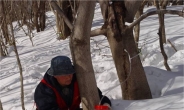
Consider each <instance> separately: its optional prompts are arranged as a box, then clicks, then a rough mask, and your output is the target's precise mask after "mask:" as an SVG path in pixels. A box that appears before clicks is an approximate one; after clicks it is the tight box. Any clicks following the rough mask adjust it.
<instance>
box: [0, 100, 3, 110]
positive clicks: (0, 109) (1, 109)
mask: <svg viewBox="0 0 184 110" xmlns="http://www.w3.org/2000/svg"><path fill="white" fill-rule="evenodd" d="M0 110H3V106H2V103H1V100H0Z"/></svg>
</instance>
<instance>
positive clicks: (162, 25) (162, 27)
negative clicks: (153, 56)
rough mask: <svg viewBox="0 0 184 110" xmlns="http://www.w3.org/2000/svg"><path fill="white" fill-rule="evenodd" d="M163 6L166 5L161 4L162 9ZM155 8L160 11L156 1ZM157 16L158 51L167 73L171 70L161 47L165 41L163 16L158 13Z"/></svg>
mask: <svg viewBox="0 0 184 110" xmlns="http://www.w3.org/2000/svg"><path fill="white" fill-rule="evenodd" d="M164 2H167V1H164ZM165 4H166V3H163V4H162V7H164V6H165ZM156 6H157V9H159V10H160V8H159V2H158V1H157V0H156ZM158 16H159V30H158V35H159V42H160V50H161V53H162V55H163V57H164V66H165V67H166V69H167V70H168V71H171V69H170V67H169V65H168V63H167V59H168V57H167V54H166V53H165V51H164V47H163V43H164V42H166V41H165V40H166V39H165V37H163V36H165V26H164V14H163V13H162V12H160V13H159V14H158Z"/></svg>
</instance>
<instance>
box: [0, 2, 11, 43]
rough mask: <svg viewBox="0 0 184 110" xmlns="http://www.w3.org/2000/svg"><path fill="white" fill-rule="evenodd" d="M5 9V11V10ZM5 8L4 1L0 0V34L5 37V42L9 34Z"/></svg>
mask: <svg viewBox="0 0 184 110" xmlns="http://www.w3.org/2000/svg"><path fill="white" fill-rule="evenodd" d="M5 11H6V12H5ZM6 16H7V10H5V6H4V1H3V0H1V1H0V23H2V24H1V30H2V35H3V36H4V38H5V44H7V43H8V42H9V34H8V27H7V17H6Z"/></svg>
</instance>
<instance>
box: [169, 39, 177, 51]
mask: <svg viewBox="0 0 184 110" xmlns="http://www.w3.org/2000/svg"><path fill="white" fill-rule="evenodd" d="M167 42H169V44H171V47H172V48H173V49H174V50H175V52H177V49H176V47H175V46H174V45H173V44H172V43H171V41H170V40H169V39H167Z"/></svg>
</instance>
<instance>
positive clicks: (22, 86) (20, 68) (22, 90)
mask: <svg viewBox="0 0 184 110" xmlns="http://www.w3.org/2000/svg"><path fill="white" fill-rule="evenodd" d="M10 14H11V13H10ZM9 16H10V15H9ZM9 22H10V30H11V36H12V41H11V42H12V44H13V47H14V52H15V55H16V59H17V64H18V66H19V70H20V86H21V105H22V110H25V105H24V84H23V73H22V65H21V62H20V58H19V54H18V50H17V47H16V42H15V36H14V30H13V20H12V19H10V21H9Z"/></svg>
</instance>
